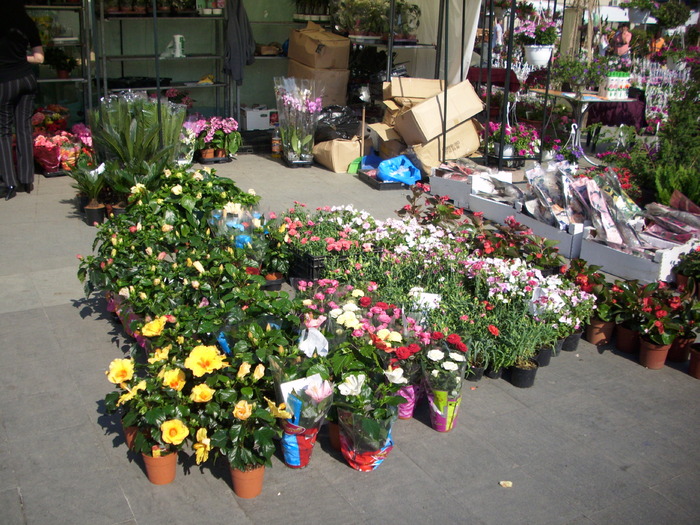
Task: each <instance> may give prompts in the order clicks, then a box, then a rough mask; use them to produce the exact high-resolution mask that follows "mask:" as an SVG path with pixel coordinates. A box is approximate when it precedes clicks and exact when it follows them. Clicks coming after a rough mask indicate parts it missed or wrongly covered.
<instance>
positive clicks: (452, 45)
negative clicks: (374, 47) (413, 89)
mask: <svg viewBox="0 0 700 525" xmlns="http://www.w3.org/2000/svg"><path fill="white" fill-rule="evenodd" d="M444 1H445V4H449V5H447V6H446V10H447V11H448V12H449V16H448V18H449V26H448V30H447V40H446V46H445V44H443V48H442V49H443V53H444V51H445V47H446V48H447V53H448V60H449V65H448V71H447V83H448V85H451V84H456V83H458V82H460V81H461V80H462V78H464V76H462V78H460V73H461V74H462V75H466V72H467V70H468V69H469V62H470V61H471V57H472V51H473V49H474V41H475V39H476V29H477V24H478V21H479V11H480V9H481V0H444ZM414 2H415V3H416V4H418V5H419V6H420V8H421V11H422V15H421V19H420V27H419V28H418V41H419V42H422V43H435V42H437V35H438V24H439V20H440V5H441V3H442V2H441V1H439V0H414ZM463 6H464V12H465V20H464V46H463V48H462V8H463ZM435 56H436V52H435V51H432V50H426V49H420V50H416V49H404V50H401V49H399V50H397V60H396V62H397V63H400V62H404V61H405V62H408V63H409V66H410V67H409V72H410V74H411V76H415V77H423V78H433V77H434V75H435ZM461 57H464V63H463V64H462V65H461V66H462V67H460V58H461ZM443 61H444V55H443V56H442V57H441V59H440V65H439V67H440V78H445V74H444V65H443V64H444V62H443Z"/></svg>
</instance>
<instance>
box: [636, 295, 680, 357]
mask: <svg viewBox="0 0 700 525" xmlns="http://www.w3.org/2000/svg"><path fill="white" fill-rule="evenodd" d="M638 299H639V301H640V312H641V326H640V337H641V341H640V346H639V363H640V364H641V365H642V366H645V367H647V368H649V369H652V370H657V369H660V368H663V366H664V362H665V361H666V356H667V354H668V351H669V349H670V347H671V344H672V343H673V341H674V340H675V339H676V337H677V336H678V334H679V333H681V332H682V327H681V324H680V322H679V318H678V317H677V316H675V315H674V313H675V311H676V310H678V309H681V308H682V305H681V301H680V298H679V297H678V296H675V295H674V294H673V293H672V291H671V289H670V288H669V287H668V286H667V285H666V284H665V283H663V282H661V281H657V282H653V283H649V284H647V285H645V286H643V287H642V288H641V289H640V293H639V298H638Z"/></svg>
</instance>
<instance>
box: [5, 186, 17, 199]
mask: <svg viewBox="0 0 700 525" xmlns="http://www.w3.org/2000/svg"><path fill="white" fill-rule="evenodd" d="M15 195H17V188H15V187H14V186H8V187H7V193H6V194H5V200H6V201H9V200H10V199H11V198H12V197H14V196H15Z"/></svg>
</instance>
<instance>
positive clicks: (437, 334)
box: [430, 332, 445, 341]
mask: <svg viewBox="0 0 700 525" xmlns="http://www.w3.org/2000/svg"><path fill="white" fill-rule="evenodd" d="M444 338H445V335H444V334H443V333H442V332H433V333H432V334H430V339H432V340H433V341H440V340H442V339H444Z"/></svg>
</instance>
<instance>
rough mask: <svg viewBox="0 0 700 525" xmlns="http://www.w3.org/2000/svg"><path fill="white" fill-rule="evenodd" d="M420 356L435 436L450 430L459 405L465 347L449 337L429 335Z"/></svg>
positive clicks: (459, 339) (465, 360) (434, 333)
mask: <svg viewBox="0 0 700 525" xmlns="http://www.w3.org/2000/svg"><path fill="white" fill-rule="evenodd" d="M430 339H431V342H430V344H429V345H428V350H427V351H426V352H425V354H424V355H423V379H424V381H425V384H426V387H427V389H428V403H429V406H430V421H431V424H432V427H433V429H435V430H437V431H438V432H449V431H450V430H452V428H453V426H454V424H455V422H456V421H457V415H458V413H459V405H460V404H461V401H462V380H463V379H464V373H465V369H466V366H467V352H468V348H467V345H466V344H464V342H463V341H462V338H461V337H460V336H459V335H457V334H455V333H451V334H449V335H447V336H445V334H444V333H442V332H438V331H435V332H432V333H431V334H430Z"/></svg>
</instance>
